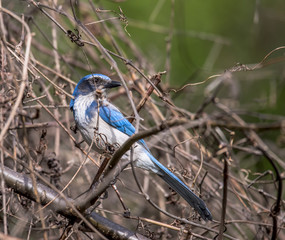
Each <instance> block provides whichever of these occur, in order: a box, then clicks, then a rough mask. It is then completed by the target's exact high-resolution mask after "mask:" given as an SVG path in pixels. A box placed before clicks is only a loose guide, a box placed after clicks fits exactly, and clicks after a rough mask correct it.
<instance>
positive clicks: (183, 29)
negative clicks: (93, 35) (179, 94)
mask: <svg viewBox="0 0 285 240" xmlns="http://www.w3.org/2000/svg"><path fill="white" fill-rule="evenodd" d="M97 3H98V6H101V7H102V8H103V9H111V10H115V11H117V12H119V10H118V8H119V7H121V8H122V10H123V12H124V14H125V15H126V17H127V18H128V21H129V25H128V27H127V30H128V32H129V33H130V35H131V39H132V41H134V42H135V43H136V44H137V46H138V48H139V49H141V50H142V51H143V53H144V54H145V56H146V58H147V59H149V61H150V62H151V64H152V65H153V66H154V68H155V69H156V70H157V71H163V70H165V64H166V58H167V56H166V52H167V50H166V47H167V40H170V43H171V50H170V69H169V72H168V74H169V76H168V77H169V81H170V86H171V87H176V88H178V87H180V86H183V85H184V84H186V83H190V82H192V83H194V82H200V81H203V80H205V79H206V78H207V77H209V76H211V75H212V74H217V73H222V72H223V71H224V70H226V69H229V68H231V67H233V66H235V65H236V64H238V63H241V64H256V63H258V62H260V61H261V60H262V59H263V58H264V57H265V56H266V55H267V54H268V53H269V52H270V51H271V50H273V49H275V48H277V47H280V46H282V45H284V43H285V41H284V39H285V31H284V26H285V15H284V10H285V2H284V1H282V0H279V1H278V0H277V1H259V0H256V1H245V0H243V1H227V0H219V1H210V0H205V1H197V0H196V1H195V0H194V1H192V0H189V1H186V0H176V1H167V0H159V1H153V0H145V1H140V0H131V1H98V2H97ZM171 32H172V33H173V35H172V38H171ZM122 47H123V46H122ZM125 48H126V49H127V47H125ZM130 56H131V54H130ZM282 56H283V57H284V49H283V50H280V51H277V52H275V53H273V54H272V55H271V57H270V58H278V57H282ZM284 76H285V74H284V62H281V63H275V64H271V65H269V66H267V67H266V68H263V69H261V70H256V71H255V72H254V73H250V72H247V73H246V74H242V73H238V74H236V82H235V83H234V84H235V87H234V88H235V90H232V91H226V92H224V93H225V96H224V97H226V98H232V99H231V100H233V98H236V100H237V102H235V104H237V105H240V104H242V105H246V106H243V107H247V108H248V109H249V110H251V109H254V110H258V111H262V112H268V113H269V112H270V113H275V114H281V115H284V114H285V107H284V101H285V81H284ZM205 85H206V84H204V85H200V86H199V87H195V88H194V87H190V88H189V89H186V90H184V91H186V93H189V94H190V95H191V97H190V96H189V97H190V102H189V104H188V106H185V102H183V104H184V105H183V107H187V108H188V109H190V110H193V111H194V110H195V106H196V103H197V105H199V104H200V103H201V102H200V100H201V99H202V98H203V97H204V94H203V92H204V90H205ZM232 92H234V93H232ZM173 97H175V96H173ZM178 99H179V98H178ZM178 101H179V100H178ZM190 103H191V104H190ZM186 104H187V103H186ZM237 107H239V106H237Z"/></svg>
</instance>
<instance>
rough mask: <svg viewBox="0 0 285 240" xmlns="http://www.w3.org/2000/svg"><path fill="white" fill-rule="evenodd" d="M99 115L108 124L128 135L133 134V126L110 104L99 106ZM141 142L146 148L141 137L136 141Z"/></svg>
mask: <svg viewBox="0 0 285 240" xmlns="http://www.w3.org/2000/svg"><path fill="white" fill-rule="evenodd" d="M99 116H100V117H101V118H102V119H103V120H104V121H105V122H107V123H108V124H110V125H111V126H113V127H114V128H116V129H118V130H119V131H121V132H122V133H124V134H127V135H128V136H132V135H133V134H135V131H136V129H135V127H134V126H133V125H132V124H131V123H130V122H129V121H128V120H127V119H126V118H125V117H124V116H123V114H122V113H121V112H120V111H119V110H118V109H117V108H115V107H114V106H112V105H111V104H109V105H107V106H100V110H99ZM138 142H139V143H141V144H142V145H143V146H144V147H145V148H146V149H147V150H148V147H147V146H146V143H145V141H144V140H143V139H141V140H139V141H138Z"/></svg>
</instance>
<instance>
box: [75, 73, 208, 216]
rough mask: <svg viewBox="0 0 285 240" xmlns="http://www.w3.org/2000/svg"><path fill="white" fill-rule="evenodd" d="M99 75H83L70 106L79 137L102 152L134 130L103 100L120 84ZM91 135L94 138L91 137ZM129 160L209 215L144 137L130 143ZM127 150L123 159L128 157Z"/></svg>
mask: <svg viewBox="0 0 285 240" xmlns="http://www.w3.org/2000/svg"><path fill="white" fill-rule="evenodd" d="M120 85H121V84H120V82H117V81H112V80H111V79H110V78H109V77H107V76H105V75H102V74H90V75H87V76H85V77H83V78H82V79H81V80H80V81H79V82H78V84H77V86H76V87H75V89H74V92H73V96H74V99H71V101H70V109H71V110H72V112H73V116H74V119H75V122H76V125H77V128H78V129H79V131H80V132H81V135H82V137H83V139H84V140H85V141H86V142H87V143H88V144H89V145H91V144H92V148H93V149H94V150H95V151H97V152H99V153H103V152H104V151H105V150H106V149H107V148H108V146H111V145H119V146H120V145H122V144H123V143H124V142H125V141H126V140H127V139H128V138H129V137H130V136H131V135H133V134H134V133H135V128H134V126H133V125H132V124H131V123H130V122H129V121H128V120H127V119H126V118H125V117H124V116H123V114H122V113H121V112H120V111H119V109H118V108H116V107H115V106H114V105H113V104H111V103H110V102H109V101H108V100H107V99H106V93H105V90H106V89H109V88H114V87H118V86H120ZM94 135H95V137H94ZM133 149H134V151H133V161H134V164H135V166H136V167H139V168H142V169H145V170H148V171H151V172H153V173H155V174H157V175H158V176H159V177H161V178H162V179H163V180H164V181H165V182H166V183H167V184H168V185H169V186H170V187H171V188H172V189H174V190H175V191H176V192H177V193H179V194H180V195H181V196H182V197H183V198H184V199H185V200H186V201H187V202H188V203H189V204H190V205H191V206H192V207H193V208H194V209H195V210H196V211H197V212H198V213H199V214H200V215H201V217H202V218H203V219H204V220H212V215H211V213H210V211H209V210H208V208H207V207H206V204H205V203H204V201H203V200H202V199H200V198H199V197H198V196H196V195H195V194H194V193H193V192H192V191H191V190H190V189H189V188H188V187H187V186H186V185H185V184H184V183H183V182H182V181H181V180H180V179H179V178H178V177H176V176H175V175H174V174H173V173H172V172H170V171H169V170H168V169H167V168H166V167H164V166H163V165H162V164H161V163H160V162H159V161H158V160H156V159H155V158H154V156H153V155H152V154H151V152H150V150H149V149H148V147H147V145H146V143H145V142H144V140H142V139H141V140H139V141H138V142H136V143H135V144H134V148H133ZM130 154H131V153H130V150H129V151H127V152H126V153H125V155H124V156H123V158H127V159H130Z"/></svg>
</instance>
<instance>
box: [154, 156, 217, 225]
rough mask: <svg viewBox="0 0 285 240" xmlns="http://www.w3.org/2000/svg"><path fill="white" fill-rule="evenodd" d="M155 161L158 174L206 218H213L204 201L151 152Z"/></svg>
mask: <svg viewBox="0 0 285 240" xmlns="http://www.w3.org/2000/svg"><path fill="white" fill-rule="evenodd" d="M149 156H150V158H151V160H152V161H153V163H154V164H155V165H156V166H157V167H158V169H159V171H158V173H157V174H158V175H159V176H160V177H161V178H162V179H163V180H164V181H165V182H166V183H167V184H168V185H169V186H170V187H171V188H172V189H173V190H174V191H175V192H177V193H178V194H179V195H181V197H183V198H184V199H185V200H186V201H187V202H188V203H189V204H190V206H192V207H193V208H194V209H195V210H196V211H197V212H198V213H199V214H200V216H201V217H202V218H203V219H204V220H206V221H207V220H212V214H211V212H210V211H209V209H208V208H207V207H206V204H205V203H204V201H203V200H202V199H201V198H199V197H198V196H197V195H196V194H195V193H193V192H192V191H191V190H190V189H189V188H188V187H187V186H186V185H185V184H184V183H183V182H182V181H181V180H180V179H179V178H178V177H176V176H175V175H174V174H173V173H172V172H170V171H169V170H168V169H167V168H166V167H165V166H163V165H162V164H161V163H160V162H159V161H157V160H156V159H155V158H154V157H153V156H152V155H151V154H149Z"/></svg>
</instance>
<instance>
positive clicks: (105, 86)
mask: <svg viewBox="0 0 285 240" xmlns="http://www.w3.org/2000/svg"><path fill="white" fill-rule="evenodd" d="M119 86H121V83H120V82H118V81H112V82H109V83H107V84H105V85H104V88H114V87H119Z"/></svg>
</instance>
